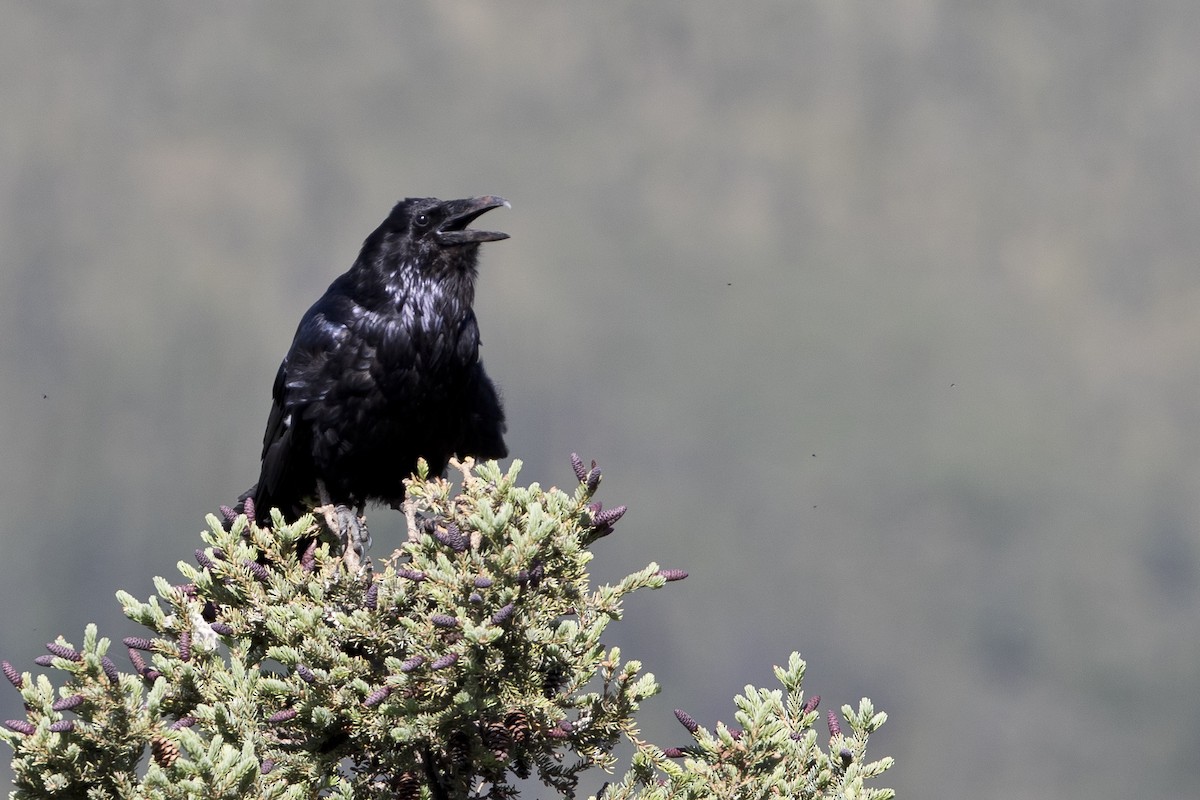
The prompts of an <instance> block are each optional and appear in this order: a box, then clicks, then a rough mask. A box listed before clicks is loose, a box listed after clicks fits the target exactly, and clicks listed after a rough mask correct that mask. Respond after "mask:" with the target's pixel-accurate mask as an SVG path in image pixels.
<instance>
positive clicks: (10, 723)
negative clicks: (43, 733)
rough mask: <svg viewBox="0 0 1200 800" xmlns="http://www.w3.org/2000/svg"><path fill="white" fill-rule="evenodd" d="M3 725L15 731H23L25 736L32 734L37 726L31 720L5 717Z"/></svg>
mask: <svg viewBox="0 0 1200 800" xmlns="http://www.w3.org/2000/svg"><path fill="white" fill-rule="evenodd" d="M4 727H6V728H8V729H9V730H12V731H16V732H17V733H23V734H25V735H26V736H30V735H32V734H33V732H34V731H36V730H37V727H36V726H34V724H33V723H32V722H30V721H29V720H24V719H6V720H4Z"/></svg>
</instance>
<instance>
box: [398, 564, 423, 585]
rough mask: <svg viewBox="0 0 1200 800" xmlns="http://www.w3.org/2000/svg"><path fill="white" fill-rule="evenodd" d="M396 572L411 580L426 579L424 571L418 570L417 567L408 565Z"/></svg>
mask: <svg viewBox="0 0 1200 800" xmlns="http://www.w3.org/2000/svg"><path fill="white" fill-rule="evenodd" d="M396 574H397V575H399V576H400V577H401V578H408V579H409V580H410V581H418V582H420V581H423V580H425V573H424V572H417V571H416V570H415V569H409V568H408V567H401V568H400V569H398V570H396Z"/></svg>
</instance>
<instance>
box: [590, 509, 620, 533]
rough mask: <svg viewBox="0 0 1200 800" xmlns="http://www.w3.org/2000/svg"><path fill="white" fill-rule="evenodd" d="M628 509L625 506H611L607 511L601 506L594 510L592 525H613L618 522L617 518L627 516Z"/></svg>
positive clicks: (595, 526) (599, 526)
mask: <svg viewBox="0 0 1200 800" xmlns="http://www.w3.org/2000/svg"><path fill="white" fill-rule="evenodd" d="M597 505H599V504H597ZM626 510H627V509H626V507H625V506H617V507H616V508H610V509H608V510H607V511H602V510H601V509H600V508H597V509H596V510H595V511H594V512H592V527H594V528H603V527H612V526H613V525H615V524H616V522H617V520H619V519H620V518H621V517H623V516H625V512H626Z"/></svg>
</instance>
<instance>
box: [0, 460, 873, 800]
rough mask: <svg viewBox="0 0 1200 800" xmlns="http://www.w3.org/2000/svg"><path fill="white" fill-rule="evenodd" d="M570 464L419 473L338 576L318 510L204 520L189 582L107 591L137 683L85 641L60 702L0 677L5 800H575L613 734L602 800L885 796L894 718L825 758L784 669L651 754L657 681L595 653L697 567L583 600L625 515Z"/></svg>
mask: <svg viewBox="0 0 1200 800" xmlns="http://www.w3.org/2000/svg"><path fill="white" fill-rule="evenodd" d="M573 464H574V467H575V473H576V477H577V479H578V484H577V486H576V487H575V489H574V491H573V492H571V493H567V492H563V491H560V490H558V489H554V488H551V489H547V490H543V489H541V488H540V487H539V486H537V485H536V484H533V485H530V486H519V485H518V484H517V475H518V472H519V469H520V464H519V462H515V463H514V464H513V466H512V467H511V468H510V469H509V470H508V472H507V473H503V472H501V470H500V468H499V467H498V466H497V465H496V464H495V463H494V462H488V463H486V464H482V465H478V466H475V465H472V464H470V463H467V464H465V465H462V475H463V480H462V485H461V488H460V489H459V490H458V491H457V492H456V491H454V490H453V487H452V485H451V484H450V483H449V482H448V481H446V480H442V479H440V478H437V479H433V480H426V479H425V476H423V475H421V476H419V477H418V478H415V479H414V480H413V481H411V482H410V485H409V489H408V503H407V508H406V509H405V511H406V516H407V518H408V519H409V521H410V525H411V529H410V533H409V540H408V541H407V542H406V543H405V544H404V546H403V547H402V548H401V549H400V550H398V551H396V552H395V553H394V554H393V555H392V556H391V557H389V558H387V559H386V560H384V561H383V562H382V564H380V565H377V566H376V567H375V568H374V569H368V568H362V569H355V570H352V569H350V568H348V567H347V565H346V562H345V561H344V559H343V558H342V553H341V550H340V548H341V545H340V543H339V539H338V537H337V536H336V535H335V534H333V533H331V532H330V531H329V530H328V529H327V528H326V527H324V525H323V524H322V523H321V522H319V521H318V519H317V518H315V517H314V516H312V515H310V516H307V517H304V518H303V519H301V520H299V521H298V522H296V523H294V524H290V525H289V524H284V522H283V520H282V519H281V518H279V517H278V516H276V518H275V524H274V526H273V527H270V528H260V527H258V526H256V525H255V524H253V521H252V520H250V519H247V518H246V517H245V516H236V517H235V516H233V515H227V517H228V518H229V519H227V520H225V521H223V520H219V519H217V518H216V517H210V518H209V520H208V523H209V528H208V530H206V531H204V532H203V533H202V534H201V535H202V538H203V544H204V546H203V547H202V548H201V549H199V550H197V551H196V559H195V560H196V565H195V566H194V565H192V564H191V563H189V562H181V563H180V564H179V570H180V572H181V573H182V574H183V577H184V583H182V584H171V583H170V582H168V581H166V580H164V579H161V578H156V579H155V587H156V589H157V594H156V595H155V596H153V597H150V598H149V599H148V600H146V601H144V602H143V601H141V600H138V599H137V598H135V597H133V596H132V595H130V594H128V593H126V592H119V593H118V599H119V600H120V602H121V604H122V606H123V608H124V611H125V614H126V615H127V616H128V617H129V618H130V619H132V620H134V621H135V622H137V623H139V624H140V625H142V626H144V627H145V628H147V629H148V634H147V635H145V636H140V637H128V638H126V639H125V640H124V644H125V646H126V647H127V648H128V653H129V661H130V663H131V665H132V669H131V670H128V671H121V670H119V669H118V667H117V665H116V663H115V662H114V661H113V660H112V659H111V658H110V657H109V655H108V651H109V649H110V646H111V642H110V641H109V640H108V639H104V638H99V637H98V635H97V631H96V628H95V626H88V628H87V631H86V632H85V635H84V640H83V643H82V645H81V646H80V647H78V648H76V647H75V646H74V645H72V644H70V643H68V642H66V641H65V640H63V639H61V638H60V639H59V640H57V641H56V642H53V643H51V644H49V645H47V649H48V651H49V655H47V656H42V657H40V658H39V659H37V661H38V663H39V664H41V665H42V666H48V667H52V668H53V669H54V670H55V671H57V672H59V673H64V675H63V680H62V685H61V686H59V687H58V688H57V689H56V688H55V686H54V684H53V683H52V682H51V680H50V679H49V678H48V677H47V676H45V675H38V676H37V677H36V678H34V677H33V676H32V675H31V674H30V673H20V674H19V673H18V672H17V670H16V669H14V668H13V667H12V666H11V665H10V664H9V663H8V662H3V671H4V674H5V676H6V677H7V678H8V680H9V682H11V683H12V684H13V685H14V686H15V687H16V688H17V689H18V690H19V691H20V692H21V694H22V697H23V698H24V701H25V704H26V709H27V714H26V718H25V719H23V720H10V721H8V722H7V723H5V728H3V729H0V738H3V739H4V740H5V741H6V742H8V743H9V744H10V745H11V746H12V747H13V749H14V758H13V770H14V774H15V775H16V790H15V792H14V793H13V795H12V796H13V797H14V798H17V799H18V800H24V798H51V797H53V798H61V797H80V798H82V797H87V798H94V799H95V800H99V799H100V798H153V799H154V800H159V799H161V800H168V799H171V800H173V799H174V798H181V799H182V798H194V797H205V798H245V797H257V798H301V797H316V796H324V797H341V798H385V797H386V798H429V799H430V800H444V799H447V798H454V799H455V800H458V799H459V798H482V797H490V798H509V797H514V796H516V794H517V789H516V787H515V786H514V780H515V779H518V778H527V777H530V776H531V775H536V776H537V778H538V779H539V780H540V781H541V782H542V783H543V784H545V785H546V786H549V787H551V788H552V789H554V790H555V791H557V792H558V793H559V794H560V795H561V796H564V797H573V796H574V792H575V788H576V785H577V782H578V779H579V776H580V775H581V774H582V773H583V772H584V771H585V770H587V769H590V768H593V767H600V768H603V769H606V770H611V769H613V768H614V767H615V766H616V758H615V756H614V754H613V750H614V748H615V746H616V745H617V744H618V743H619V742H620V741H621V740H623V739H624V740H628V741H631V742H633V743H634V745H635V748H636V754H635V757H634V761H633V765H632V767H631V768H630V770H629V772H628V773H627V774H626V775H625V776H624V778H623V780H622V781H621V782H620V783H618V784H614V785H611V786H608V787H606V789H605V791H604V792H603V793H602V795H603V797H604V798H605V800H617V799H618V798H647V799H648V798H672V800H688V799H690V798H701V797H720V798H738V797H746V798H758V797H768V796H780V797H799V798H824V797H863V798H888V797H891V792H890V790H885V789H872V788H865V787H864V782H865V781H868V780H870V779H872V778H875V777H876V776H878V775H879V773H881V772H883V771H884V770H885V769H887V768H888V767H889V766H890V765H891V761H890V759H883V760H880V761H875V762H870V763H868V762H867V761H866V760H865V759H866V756H865V747H866V742H867V737H868V735H869V734H870V733H871V732H873V731H874V730H876V729H877V728H878V727H879V725H881V724H882V723H883V721H884V719H885V716H884V715H883V714H876V713H875V712H874V710H873V708H872V707H871V704H870V701H869V700H865V699H864V700H863V701H862V703H861V704H860V706H859V708H858V710H852V709H850V707H848V706H846V707H843V709H842V713H843V717H844V718H845V721H846V723H847V725H848V728H849V731H850V732H849V734H844V733H842V732H841V730H840V728H839V729H838V730H836V731H834V730H833V729H832V727H831V736H830V739H829V741H828V746H827V749H825V750H823V749H822V748H821V747H820V746H819V744H818V739H819V736H818V734H817V732H816V731H815V729H814V726H815V725H816V721H817V711H816V704H815V702H813V701H812V700H805V699H804V698H803V694H802V692H801V682H802V680H803V673H804V662H802V661H800V659H799V657H798V656H795V655H794V656H793V657H792V660H791V662H790V663H789V665H788V667H787V668H786V669H777V675H778V677H779V679H780V681H781V682H782V684H783V686H784V691H782V692H781V691H779V690H774V691H765V690H759V689H754V688H752V687H747V690H746V692H745V694H743V695H741V696H739V697H738V698H737V700H736V702H737V707H738V710H737V713H736V719H737V722H738V725H740V726H741V727H740V729H736V730H735V729H732V728H728V727H726V726H724V725H722V724H718V725H717V726H716V728H715V729H714V730H711V731H710V730H708V729H706V728H704V727H701V726H700V725H698V724H697V723H696V722H695V721H694V720H692V719H691V717H689V716H688V715H686V714H684V713H683V712H678V716H679V719H680V721H681V722H683V723H684V725H685V728H686V730H687V731H688V732H689V734H690V736H691V737H692V739H693V743H692V744H690V745H688V746H687V747H682V748H667V749H660V748H658V747H656V746H654V745H652V744H650V743H647V742H644V741H642V740H641V739H640V737H639V733H638V729H637V726H636V720H635V717H636V714H637V712H638V710H639V708H640V706H641V703H642V702H643V701H644V700H646V699H647V698H649V697H651V696H653V695H654V694H656V693H657V692H658V691H659V685H658V683H657V681H656V680H655V678H654V676H653V675H650V674H648V673H643V672H642V667H641V664H640V663H639V662H637V661H632V660H630V661H623V660H622V655H621V653H620V651H619V650H618V649H616V648H611V649H608V648H606V647H605V646H604V645H603V643H602V641H601V638H602V636H603V634H604V632H605V629H606V627H607V625H608V624H609V623H610V622H611V621H613V620H616V619H620V617H621V615H622V613H623V609H622V602H623V600H624V598H625V597H626V596H627V595H629V594H630V593H632V592H635V591H638V590H640V589H646V588H651V589H656V588H660V587H662V586H664V585H665V584H666V583H668V582H669V581H673V580H679V579H681V578H683V577H686V573H683V572H682V571H680V570H662V569H660V568H659V567H658V565H657V564H653V563H652V564H649V565H648V566H647V567H646V568H644V569H642V570H640V571H638V572H636V573H634V574H632V575H629V576H627V577H626V578H624V579H623V580H622V581H620V582H619V583H617V584H615V585H607V586H599V587H593V586H592V585H591V583H590V578H589V575H588V571H587V565H588V563H589V562H590V561H591V559H592V553H591V550H590V549H589V548H590V546H591V545H592V544H594V543H595V542H596V541H597V540H598V539H600V538H602V537H603V536H606V535H608V534H609V533H611V532H612V530H613V526H614V525H615V524H616V523H617V521H618V520H619V519H620V517H621V515H622V514H623V513H624V507H617V508H614V509H610V510H605V509H603V507H602V506H601V505H600V504H598V503H595V502H594V501H593V495H594V493H595V491H596V489H597V488H598V486H599V483H600V471H599V470H598V469H597V468H596V467H595V464H592V466H591V467H590V468H585V467H584V466H583V463H582V461H580V460H579V459H578V458H577V457H576V458H574V459H573Z"/></svg>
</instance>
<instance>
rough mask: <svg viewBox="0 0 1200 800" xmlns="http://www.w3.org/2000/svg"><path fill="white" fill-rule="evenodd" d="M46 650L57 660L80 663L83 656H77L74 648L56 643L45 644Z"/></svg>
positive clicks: (77, 653)
mask: <svg viewBox="0 0 1200 800" xmlns="http://www.w3.org/2000/svg"><path fill="white" fill-rule="evenodd" d="M46 649H47V650H49V651H50V652H51V653H53V654H54V655H56V656H58V657H59V658H65V659H66V660H67V661H82V660H83V656H81V655H79V651H78V650H76V649H75V648H74V647H67V646H66V645H65V644H58V643H57V642H47V643H46Z"/></svg>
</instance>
